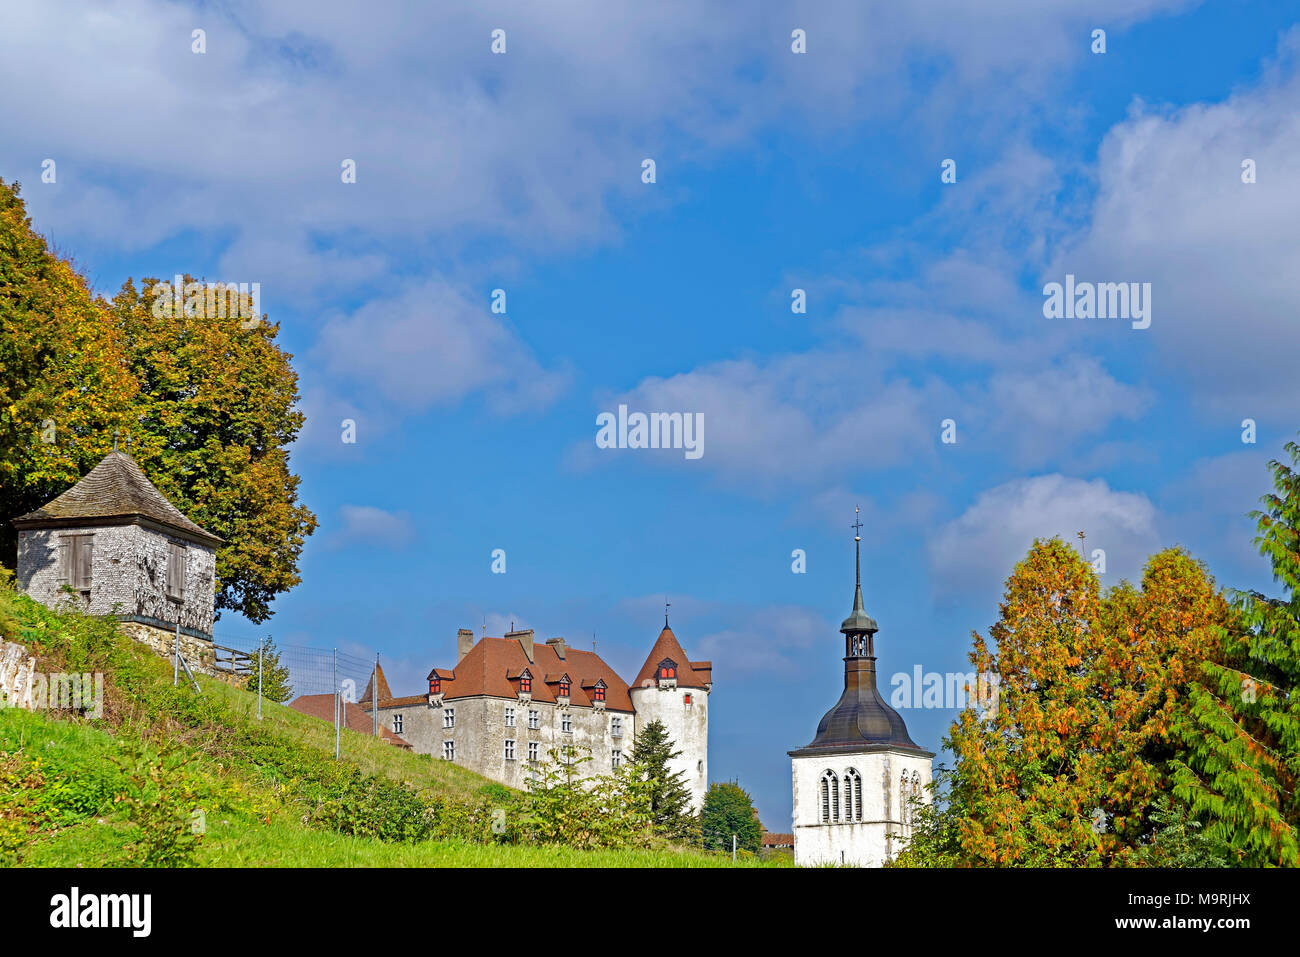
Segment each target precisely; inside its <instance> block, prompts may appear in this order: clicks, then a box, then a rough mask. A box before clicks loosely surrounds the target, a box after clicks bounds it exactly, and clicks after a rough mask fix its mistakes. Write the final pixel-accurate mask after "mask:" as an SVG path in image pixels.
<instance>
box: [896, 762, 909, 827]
mask: <svg viewBox="0 0 1300 957" xmlns="http://www.w3.org/2000/svg"><path fill="white" fill-rule="evenodd" d="M898 820H899V821H900V822H901V823H902V825H903V833H904V834H906V833H907V830H908V828H909V827H910V826H911V824H912V805H911V804H910V803H909V802H908V800H907V772H906V771H904V772H903V773H902V774H901V775H899V777H898Z"/></svg>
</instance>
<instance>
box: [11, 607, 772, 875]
mask: <svg viewBox="0 0 1300 957" xmlns="http://www.w3.org/2000/svg"><path fill="white" fill-rule="evenodd" d="M0 634H3V635H4V636H5V637H6V638H8V639H9V640H13V641H19V642H21V643H23V644H24V645H26V646H27V647H28V648H29V649H30V650H31V651H32V652H33V653H35V654H36V655H37V658H38V665H39V667H40V668H41V669H42V670H44V671H47V672H48V671H78V672H86V671H104V672H105V673H106V675H107V680H106V685H107V687H106V699H107V700H106V713H105V716H104V718H103V719H101V720H90V719H86V718H83V717H78V716H74V715H71V714H65V713H59V712H38V713H31V712H27V711H22V710H18V709H3V708H0V782H5V781H7V782H8V784H6V785H4V786H0V863H6V864H13V863H18V864H21V865H22V866H29V867H59V866H62V867H79V866H80V867H114V866H130V865H131V864H132V862H133V858H132V854H133V853H136V852H138V843H139V840H140V837H141V834H142V827H141V824H140V823H137V822H139V821H141V820H143V818H139V817H136V818H133V816H132V815H139V814H140V813H141V812H140V811H139V807H138V803H139V802H136V804H135V805H133V804H132V802H124V801H122V799H121V798H122V795H124V794H128V793H129V794H133V795H137V796H147V799H145V803H146V804H148V805H149V806H150V807H152V808H154V809H156V808H158V807H164V806H166V807H167V808H169V809H170V811H169V812H168V813H170V814H171V817H170V820H171V821H172V822H173V823H175V822H176V821H179V822H180V830H181V831H183V832H185V833H188V831H189V821H188V815H189V814H190V813H191V812H192V811H193V810H194V809H198V810H201V811H202V813H203V815H204V823H205V828H204V834H203V837H202V839H201V840H200V841H199V842H198V843H197V845H196V846H195V848H194V850H193V855H194V856H193V859H192V863H193V864H195V865H197V866H209V867H283V866H298V867H730V866H733V865H732V862H731V859H730V856H729V855H725V854H716V853H708V852H704V851H700V850H696V849H692V848H680V847H674V846H671V845H663V846H660V847H658V848H656V849H654V850H587V851H583V850H576V849H574V848H570V847H562V846H554V845H537V844H531V843H528V842H527V838H526V826H525V824H524V823H522V822H523V815H524V813H525V812H526V806H527V800H526V798H525V797H524V796H522V795H520V794H519V793H518V792H513V791H511V790H509V789H507V788H504V787H502V786H501V785H499V784H496V783H495V782H491V781H489V780H488V779H486V778H483V777H481V776H480V775H477V774H475V773H473V772H471V771H468V770H466V769H465V768H463V767H460V766H457V765H455V764H453V763H451V762H446V761H441V760H434V759H432V758H430V757H429V756H427V755H417V754H413V753H411V752H408V751H404V750H401V749H399V748H395V747H393V746H392V745H390V744H387V743H386V742H384V741H383V740H381V739H377V738H374V737H371V736H369V735H364V734H358V733H356V732H354V731H349V730H344V731H343V732H342V737H341V754H340V757H341V760H340V761H338V762H336V761H335V760H334V728H333V725H331V724H329V723H327V722H324V721H321V720H320V719H318V718H313V717H310V716H308V715H303V714H299V713H298V712H296V711H293V710H291V709H289V708H287V707H284V706H282V705H277V704H274V703H270V702H263V717H262V719H261V720H258V718H257V696H256V694H255V693H249V692H247V691H244V690H242V689H239V688H234V687H231V686H230V685H227V684H225V683H224V682H222V681H219V680H217V679H214V678H206V677H201V678H200V679H199V684H200V687H201V688H202V693H201V694H200V693H196V692H195V691H194V690H193V689H192V688H190V687H187V686H181V687H173V686H172V684H171V668H170V666H169V665H168V664H167V663H166V662H165V661H164V660H163V659H161V658H159V657H157V656H155V655H154V654H152V653H151V652H150V651H149V650H148V649H147V648H145V647H144V646H142V645H139V644H137V643H136V642H134V641H132V640H130V639H129V638H126V637H125V636H123V635H121V634H119V633H118V632H117V631H116V629H115V628H114V627H113V626H112V625H111V624H110V623H108V622H104V621H100V620H98V619H92V618H86V617H83V616H80V615H75V614H67V615H64V614H61V613H55V612H52V611H50V610H49V609H45V608H43V607H42V606H39V605H37V604H36V603H34V602H32V601H30V600H29V599H27V598H25V597H24V596H19V595H15V594H14V593H13V591H12V589H10V588H8V587H6V586H4V584H3V583H2V582H0ZM5 755H8V757H7V758H6V757H5ZM152 774H157V775H158V777H157V778H156V779H154V778H152V777H151V775H152ZM6 775H7V777H6ZM151 781H152V784H151V783H150V782H151ZM24 784H25V785H26V787H24V786H23V785H24ZM493 813H499V814H501V815H503V816H504V819H505V820H506V821H508V822H510V824H511V825H512V828H511V829H510V830H509V832H508V833H507V834H506V836H504V837H497V836H495V835H496V832H495V831H493V830H492V829H491V828H490V827H489V826H488V824H489V815H491V814H493ZM429 814H433V815H434V819H435V820H436V821H437V822H438V823H437V824H436V826H435V827H433V828H432V830H430V828H429V827H420V826H410V825H411V822H412V821H414V822H416V824H417V825H418V823H419V822H420V821H425V822H426V823H427V820H428V815H429ZM150 820H157V818H152V819H150ZM394 822H398V823H394ZM401 822H405V825H403V824H402V823H401ZM404 827H405V829H403V828H404ZM429 833H435V834H439V835H443V836H442V837H439V838H438V839H428V838H420V835H421V834H429ZM453 835H454V836H453ZM503 842H504V843H503ZM133 848H134V849H135V850H134V851H133ZM788 864H789V857H788V855H776V856H773V857H743V858H742V860H740V861H737V866H788Z"/></svg>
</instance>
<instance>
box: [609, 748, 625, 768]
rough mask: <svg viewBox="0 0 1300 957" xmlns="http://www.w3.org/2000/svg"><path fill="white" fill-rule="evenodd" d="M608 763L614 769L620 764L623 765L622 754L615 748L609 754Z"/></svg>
mask: <svg viewBox="0 0 1300 957" xmlns="http://www.w3.org/2000/svg"><path fill="white" fill-rule="evenodd" d="M609 761H610V764H611V765H613V766H614V767H618V766H619V765H620V764H622V763H623V752H622V751H620V750H619V749H618V748H615V749H614V750H613V751H611V752H610V755H609Z"/></svg>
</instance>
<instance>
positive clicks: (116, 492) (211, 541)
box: [13, 449, 222, 548]
mask: <svg viewBox="0 0 1300 957" xmlns="http://www.w3.org/2000/svg"><path fill="white" fill-rule="evenodd" d="M139 519H147V520H149V521H151V522H154V523H157V524H158V525H162V526H165V527H166V528H169V529H171V530H173V531H176V532H179V533H181V534H182V536H184V537H187V538H191V539H195V540H197V541H199V542H201V543H203V544H205V545H210V546H212V547H214V548H215V547H216V546H218V545H220V544H222V539H221V538H219V537H218V536H216V535H213V534H212V533H211V532H209V531H207V530H206V529H204V528H202V527H201V526H199V525H197V524H195V523H194V522H192V521H190V520H189V519H188V518H186V517H185V515H184V513H182V512H181V510H180V509H178V508H177V507H176V506H175V505H173V504H172V503H171V502H169V501H167V499H166V498H165V497H164V496H163V494H162V492H160V491H158V489H156V488H155V487H154V484H153V483H152V482H150V481H149V479H148V478H146V477H145V474H144V472H142V471H141V470H140V466H139V465H137V464H136V461H135V459H133V458H131V456H129V455H127V454H126V453H125V452H122V451H119V450H117V449H114V450H113V451H112V452H109V453H108V455H106V456H104V458H103V460H102V461H101V462H100V463H99V464H98V465H96V466H95V467H94V468H93V469H91V470H90V471H89V472H87V473H86V474H85V475H84V476H82V479H81V481H79V482H78V483H77V484H76V485H74V486H72V488H70V489H68V490H67V491H66V492H64V493H63V494H62V495H60V496H58V498H55V499H54V500H53V501H50V502H47V503H46V504H44V505H42V506H41V507H40V508H38V509H36V511H34V512H28V513H27V514H26V515H20V516H19V517H18V518H15V519H14V520H13V524H14V527H15V528H48V527H54V526H71V525H80V524H85V525H95V524H115V523H120V522H123V521H133V520H139Z"/></svg>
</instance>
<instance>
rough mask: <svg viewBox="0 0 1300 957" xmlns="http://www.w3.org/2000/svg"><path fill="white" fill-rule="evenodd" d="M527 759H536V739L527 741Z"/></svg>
mask: <svg viewBox="0 0 1300 957" xmlns="http://www.w3.org/2000/svg"><path fill="white" fill-rule="evenodd" d="M528 760H529V761H536V760H537V742H536V741H529V742H528Z"/></svg>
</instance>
